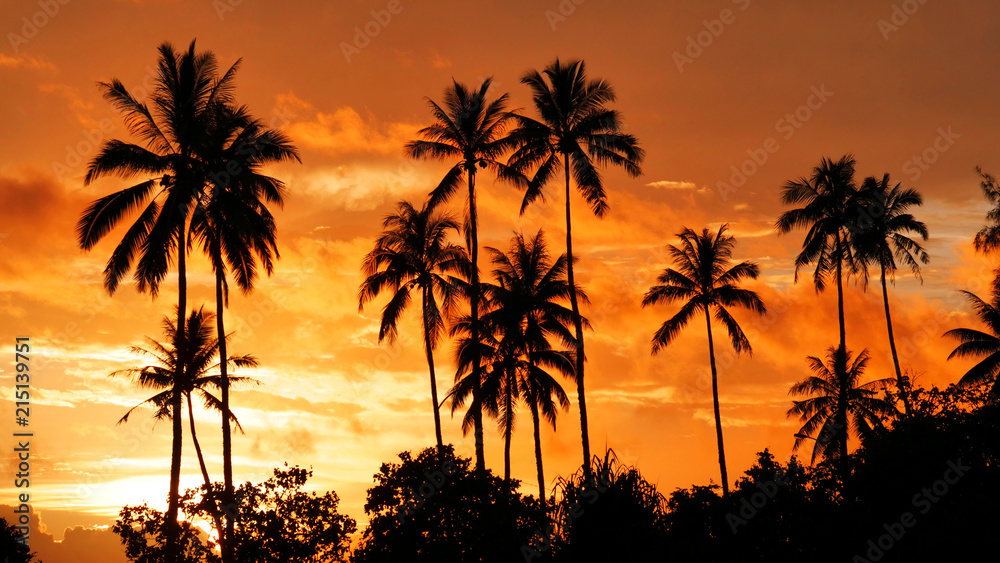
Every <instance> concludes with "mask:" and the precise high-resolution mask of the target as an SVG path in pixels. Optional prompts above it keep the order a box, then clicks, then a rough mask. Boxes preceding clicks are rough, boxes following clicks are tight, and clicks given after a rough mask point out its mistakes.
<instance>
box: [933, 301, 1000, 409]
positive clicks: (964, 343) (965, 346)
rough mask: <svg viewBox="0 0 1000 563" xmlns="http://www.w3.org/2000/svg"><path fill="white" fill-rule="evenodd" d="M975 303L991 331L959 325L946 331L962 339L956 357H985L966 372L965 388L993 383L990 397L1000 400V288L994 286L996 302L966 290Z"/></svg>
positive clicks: (974, 308)
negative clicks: (988, 300)
mask: <svg viewBox="0 0 1000 563" xmlns="http://www.w3.org/2000/svg"><path fill="white" fill-rule="evenodd" d="M962 293H964V294H965V297H966V298H967V299H968V300H969V303H971V304H972V308H973V310H974V311H975V312H976V316H977V317H979V320H980V321H981V322H982V323H983V324H985V325H986V328H987V330H988V332H983V331H981V330H975V329H971V328H955V329H952V330H949V331H948V332H946V333H944V335H945V336H947V337H949V338H954V339H956V340H958V341H959V345H958V346H956V347H955V349H954V350H952V352H951V354H949V355H948V359H949V360H950V359H952V358H969V357H971V358H983V359H982V360H981V361H980V362H979V363H978V364H976V365H975V366H973V367H972V368H970V369H969V371H967V372H965V375H963V376H962V379H960V380H959V382H958V384H959V385H960V386H961V387H972V386H975V385H981V384H984V383H991V385H990V391H989V397H990V399H991V400H992V401H994V402H996V401H1000V377H998V374H1000V287H997V286H994V287H993V298H992V301H991V302H989V303H987V302H986V301H984V300H983V299H981V298H980V297H978V296H977V295H975V294H973V293H972V292H969V291H963V292H962Z"/></svg>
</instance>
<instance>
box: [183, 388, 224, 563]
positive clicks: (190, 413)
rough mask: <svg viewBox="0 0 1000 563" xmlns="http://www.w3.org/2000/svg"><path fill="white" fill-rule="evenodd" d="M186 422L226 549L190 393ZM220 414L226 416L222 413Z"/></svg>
mask: <svg viewBox="0 0 1000 563" xmlns="http://www.w3.org/2000/svg"><path fill="white" fill-rule="evenodd" d="M187 409H188V422H189V423H190V424H191V441H192V442H193V443H194V452H195V454H197V456H198V465H199V466H201V476H202V477H203V478H204V479H205V496H206V497H207V499H208V504H209V507H210V508H209V510H210V511H211V513H212V520H214V521H215V530H216V531H217V532H220V537H219V543H220V547H221V548H222V550H223V551H225V549H226V542H225V540H223V538H222V537H221V531H222V517H221V516H220V515H219V507H218V505H217V504H215V495H214V494H213V490H212V479H211V478H209V476H208V467H207V466H206V465H205V456H204V455H202V453H201V444H199V443H198V434H197V433H196V432H195V430H194V407H192V405H191V395H187ZM222 416H226V414H225V413H223V415H222Z"/></svg>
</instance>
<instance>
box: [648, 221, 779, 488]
mask: <svg viewBox="0 0 1000 563" xmlns="http://www.w3.org/2000/svg"><path fill="white" fill-rule="evenodd" d="M727 227H728V225H722V226H721V227H719V231H718V232H717V233H712V232H710V231H709V230H708V229H703V230H702V232H701V234H700V235H699V234H698V233H696V232H694V231H693V230H691V229H688V228H685V229H684V230H683V231H681V232H680V233H679V234H678V235H677V236H678V237H679V238H680V239H681V246H680V247H677V246H674V245H669V246H668V247H667V249H668V251H669V252H670V255H671V256H672V257H673V260H674V265H675V266H676V267H677V269H676V270H675V269H672V268H666V269H664V270H663V273H662V274H660V276H659V278H657V281H658V282H659V283H660V285H655V286H653V287H651V288H650V289H649V291H647V292H646V296H645V297H643V299H642V306H643V307H647V306H650V305H657V304H661V303H662V304H669V303H673V302H674V301H684V305H683V306H682V307H681V309H680V311H678V312H677V313H676V314H675V315H674V316H673V317H671V318H670V319H669V320H667V321H666V322H664V323H663V325H662V326H660V328H659V330H657V331H656V334H655V335H654V336H653V342H652V348H653V353H654V354H656V353H657V352H659V351H660V350H662V349H663V348H664V347H666V346H667V345H669V344H670V343H671V342H673V341H674V339H675V338H676V337H677V335H678V334H679V333H680V331H681V329H683V328H684V327H685V326H686V325H687V323H688V321H690V320H691V318H692V317H693V316H694V315H695V314H696V313H698V312H703V313H704V314H705V325H706V328H707V330H708V358H709V364H710V365H711V367H712V400H713V403H714V407H715V434H716V439H717V440H718V443H719V469H720V470H721V472H722V492H723V494H729V477H728V474H727V473H726V452H725V448H724V447H723V442H722V417H721V415H720V413H719V381H718V372H717V370H716V367H715V345H714V342H713V340H712V315H713V313H714V315H715V320H717V321H719V322H720V323H722V324H723V325H725V327H726V330H727V331H728V332H729V339H730V341H731V342H732V344H733V349H735V350H736V353H737V354H739V353H741V352H746V353H747V354H753V350H752V348H751V347H750V341H749V340H747V337H746V335H745V334H743V329H741V328H740V325H739V323H737V322H736V319H734V318H733V317H732V315H730V313H729V310H728V309H726V308H727V307H744V308H746V309H749V310H750V311H753V312H754V313H756V314H758V315H764V314H767V309H766V308H765V307H764V302H763V301H761V300H760V297H758V296H757V294H756V293H755V292H753V291H751V290H749V289H742V288H739V287H737V286H738V284H739V283H740V281H742V280H744V279H757V276H759V275H760V268H758V267H757V265H756V264H754V263H752V262H740V263H739V264H736V265H735V266H731V264H732V262H731V261H730V258H731V257H732V254H733V247H734V246H735V244H736V242H735V239H734V238H733V237H731V236H727V235H726V234H725V232H726V228H727Z"/></svg>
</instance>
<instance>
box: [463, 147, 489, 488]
mask: <svg viewBox="0 0 1000 563" xmlns="http://www.w3.org/2000/svg"><path fill="white" fill-rule="evenodd" d="M466 172H467V173H468V175H469V176H468V177H469V254H471V255H472V272H470V276H469V277H470V278H471V279H470V280H469V281H470V285H471V291H472V294H471V296H470V298H469V301H470V303H469V308H470V309H471V310H472V311H471V313H472V330H471V334H470V336H471V337H472V343H473V346H474V348H473V353H472V406H471V407H470V408H471V409H472V421H473V425H474V432H475V437H476V472H477V473H480V474H482V473H483V472H485V471H486V454H485V452H484V449H485V448H484V442H483V408H482V405H481V404H480V402H479V401H480V394H481V393H480V391H479V386H480V384H481V383H482V365H481V363H482V356H481V354H480V350H479V233H478V222H479V217H478V215H477V214H476V163H475V162H473V163H472V165H471V166H468V167H467V168H466Z"/></svg>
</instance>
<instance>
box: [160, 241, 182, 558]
mask: <svg viewBox="0 0 1000 563" xmlns="http://www.w3.org/2000/svg"><path fill="white" fill-rule="evenodd" d="M186 255H187V227H186V225H185V226H182V227H181V229H180V232H178V233H177V343H176V347H177V357H178V358H186V357H187V352H186V349H187V340H186V339H185V334H184V332H185V329H186V326H185V323H186V320H187V272H186V271H185V267H186V258H187V256H186ZM184 368H185V363H184V361H180V362H177V366H176V368H175V369H176V371H175V373H174V378H175V381H180V380H182V379H183V377H184ZM170 402H171V405H170V408H171V413H172V415H173V421H172V431H173V442H172V444H171V449H170V492H169V495H168V499H167V515H166V522H165V523H164V525H165V526H166V528H167V530H166V532H167V533H166V550H165V551H166V556H167V561H168V562H169V563H173V562H175V561H177V559H178V556H179V555H180V554H179V546H178V544H177V540H178V537H179V535H180V534H179V532H180V529H179V526H178V524H177V511H178V505H179V503H180V488H181V448H182V442H181V440H182V437H183V433H184V427H183V426H182V425H181V396H180V392H179V391H176V390H175V392H174V394H173V396H172V397H171V399H170Z"/></svg>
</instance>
